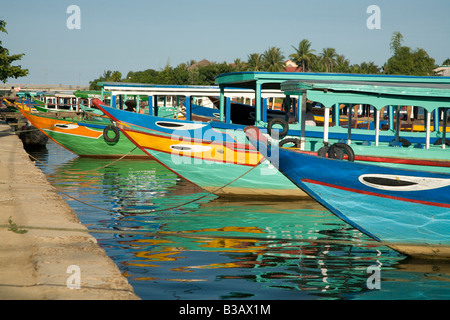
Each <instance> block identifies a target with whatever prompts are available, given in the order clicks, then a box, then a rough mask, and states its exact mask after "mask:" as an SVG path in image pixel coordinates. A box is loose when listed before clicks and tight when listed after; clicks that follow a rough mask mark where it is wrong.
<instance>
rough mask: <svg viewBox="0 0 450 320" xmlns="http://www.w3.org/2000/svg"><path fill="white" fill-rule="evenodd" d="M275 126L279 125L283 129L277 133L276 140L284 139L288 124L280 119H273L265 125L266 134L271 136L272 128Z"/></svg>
mask: <svg viewBox="0 0 450 320" xmlns="http://www.w3.org/2000/svg"><path fill="white" fill-rule="evenodd" d="M275 124H279V125H281V126H282V127H283V130H282V131H280V132H279V134H278V139H280V140H281V139H283V138H284V137H286V135H287V134H288V131H289V124H288V123H287V122H286V120H283V119H281V118H274V119H272V120H270V121H269V124H268V125H267V132H268V133H269V134H270V135H272V127H273V126H274V125H275Z"/></svg>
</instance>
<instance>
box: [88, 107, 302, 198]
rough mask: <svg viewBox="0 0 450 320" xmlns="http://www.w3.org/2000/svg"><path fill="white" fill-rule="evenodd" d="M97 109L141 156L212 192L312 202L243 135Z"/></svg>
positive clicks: (116, 110)
mask: <svg viewBox="0 0 450 320" xmlns="http://www.w3.org/2000/svg"><path fill="white" fill-rule="evenodd" d="M94 103H95V102H94ZM97 106H98V107H99V108H100V109H102V111H104V112H105V113H106V114H108V115H109V116H110V117H111V118H112V119H113V120H114V121H115V122H116V123H117V125H118V127H119V128H120V130H121V131H122V132H123V133H124V134H125V135H126V136H127V137H128V138H129V139H130V140H131V141H133V142H134V143H135V144H136V145H137V146H139V148H140V149H141V150H142V151H144V152H145V153H147V154H148V155H149V156H151V157H153V158H154V159H156V160H157V161H159V162H160V163H161V164H162V165H164V166H165V167H167V168H168V169H170V170H171V171H173V172H174V173H176V174H177V175H179V176H180V177H182V178H184V179H186V180H188V181H190V182H191V183H193V184H195V185H197V186H199V187H200V188H202V189H204V190H206V191H208V192H211V193H213V194H216V195H218V196H221V197H238V198H242V197H244V198H245V197H260V198H261V200H266V199H280V198H295V199H299V198H305V199H307V198H309V196H308V195H306V194H305V193H304V192H303V191H301V190H299V189H298V188H297V187H296V186H295V185H294V184H293V183H291V182H290V181H289V180H288V179H287V178H286V177H284V176H283V175H282V174H281V173H280V172H279V171H278V170H277V169H276V168H274V167H273V166H272V165H270V163H268V162H267V161H264V159H263V157H262V156H261V154H259V153H258V152H257V151H256V149H255V148H253V147H252V146H251V145H250V144H249V143H248V141H246V139H245V134H244V132H243V131H242V130H227V129H225V130H221V129H217V128H212V127H211V125H210V124H209V123H201V122H189V121H176V120H170V121H169V120H168V119H164V118H159V117H154V116H149V115H139V114H134V113H129V112H124V111H121V110H118V109H114V108H109V107H107V106H104V105H103V106H102V105H97Z"/></svg>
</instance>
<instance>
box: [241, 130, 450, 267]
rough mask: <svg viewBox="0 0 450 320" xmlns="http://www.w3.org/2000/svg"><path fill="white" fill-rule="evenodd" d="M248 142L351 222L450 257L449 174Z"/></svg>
mask: <svg viewBox="0 0 450 320" xmlns="http://www.w3.org/2000/svg"><path fill="white" fill-rule="evenodd" d="M245 131H246V134H247V137H248V139H249V141H250V142H251V143H252V144H253V145H254V146H255V147H256V148H257V149H258V151H260V152H261V153H262V154H263V155H264V156H265V157H266V159H269V160H270V161H271V163H272V164H273V165H274V166H276V167H277V168H278V169H279V170H280V172H282V173H283V174H284V175H285V176H286V177H287V178H289V180H290V181H292V182H293V183H294V184H296V185H297V186H298V187H299V188H300V189H302V190H303V191H305V192H306V193H308V194H309V195H310V196H311V197H312V198H314V199H315V200H316V201H318V202H319V203H321V204H322V205H323V206H325V207H326V208H327V209H328V210H330V211H331V212H333V213H334V214H335V215H336V216H338V217H339V218H341V219H343V220H344V221H346V222H347V223H349V224H350V225H352V226H353V227H355V228H357V229H359V230H360V231H362V232H364V233H365V234H367V235H368V236H370V237H372V238H373V239H376V240H378V241H380V242H383V243H384V244H386V245H388V246H389V247H391V248H393V249H395V250H398V251H399V252H402V253H404V254H406V255H410V256H414V257H434V258H436V257H437V258H450V174H449V171H448V170H447V173H435V172H426V171H418V170H416V171H414V170H405V169H396V168H389V167H386V166H379V165H370V164H363V163H357V162H350V161H346V160H337V159H328V158H322V157H317V156H312V155H308V154H305V153H303V152H302V151H300V150H293V149H289V148H278V147H272V146H270V147H269V143H268V141H267V139H266V138H265V137H264V135H262V134H261V132H260V131H259V129H258V128H256V127H254V126H249V127H247V128H246V129H245Z"/></svg>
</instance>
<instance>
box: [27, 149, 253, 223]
mask: <svg viewBox="0 0 450 320" xmlns="http://www.w3.org/2000/svg"><path fill="white" fill-rule="evenodd" d="M136 148H137V146H136V147H134V148H133V149H132V150H131V151H130V152H128V153H127V154H125V155H124V156H122V157H121V158H119V159H117V160H115V161H113V162H111V163H110V164H108V165H106V166H103V167H100V168H97V169H93V170H88V171H81V172H76V171H72V172H73V173H77V174H79V173H88V172H93V171H96V170H100V169H103V168H106V167H108V166H110V165H112V164H114V163H116V162H118V161H120V160H122V159H123V158H125V157H126V156H127V155H129V154H130V153H132V152H133V151H134V150H135V149H136ZM28 156H29V157H30V158H32V159H33V160H35V161H37V162H39V163H41V164H42V165H45V166H47V167H50V168H52V169H55V170H56V169H58V168H56V167H54V166H51V165H49V164H47V163H45V162H43V161H40V160H39V159H37V158H36V157H34V156H32V155H30V154H28ZM260 164H261V162H260V163H258V164H256V165H255V166H253V167H251V168H250V169H249V170H247V171H246V172H244V173H243V174H241V175H240V176H239V177H237V178H235V179H233V180H232V181H230V182H228V183H227V184H225V185H223V186H221V187H220V188H217V189H215V190H213V191H210V192H208V193H206V194H204V195H202V196H200V197H198V198H196V199H193V200H190V201H188V202H185V203H182V204H179V205H176V206H173V207H169V208H166V209H161V210H152V211H139V212H129V213H131V214H132V213H139V214H145V213H157V212H164V211H170V210H174V209H178V208H180V207H183V206H186V205H188V204H191V203H194V202H197V201H199V200H201V199H204V198H206V197H208V196H210V195H212V194H215V193H216V192H218V191H220V190H222V189H223V188H226V187H227V186H229V185H230V184H232V183H233V182H235V181H237V180H239V179H241V178H242V177H243V176H245V175H246V174H248V173H249V172H251V171H252V170H254V169H255V168H257V167H258V166H259V165H260ZM57 192H58V193H60V194H62V195H64V196H66V197H68V198H70V199H72V200H75V201H77V202H80V203H82V204H85V205H87V206H89V207H92V208H94V209H98V210H102V211H105V212H111V213H116V212H117V211H115V210H110V209H104V208H101V207H98V206H94V205H92V204H89V203H87V202H86V201H83V200H80V199H78V198H75V197H73V196H71V195H69V194H67V193H65V192H63V191H57Z"/></svg>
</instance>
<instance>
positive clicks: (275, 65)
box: [262, 47, 284, 72]
mask: <svg viewBox="0 0 450 320" xmlns="http://www.w3.org/2000/svg"><path fill="white" fill-rule="evenodd" d="M262 60H263V64H264V69H265V70H266V71H269V72H281V71H283V69H284V55H283V53H282V52H281V50H280V48H275V47H270V48H269V49H267V50H266V51H265V52H264V53H263V54H262Z"/></svg>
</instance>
